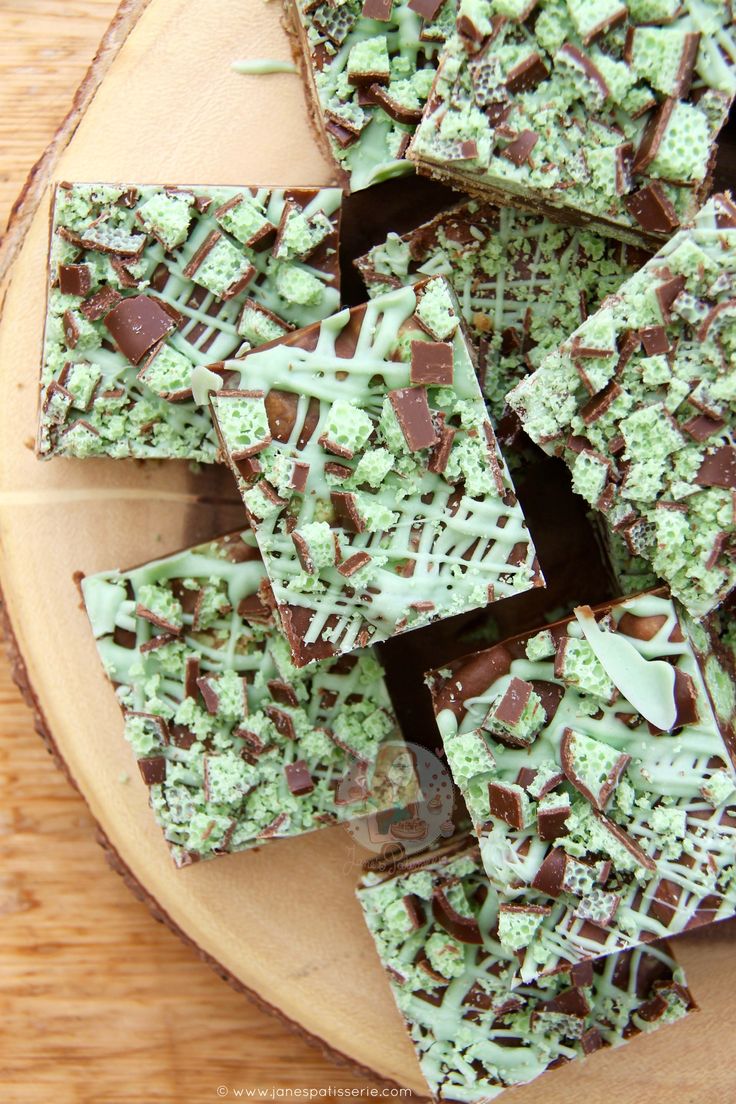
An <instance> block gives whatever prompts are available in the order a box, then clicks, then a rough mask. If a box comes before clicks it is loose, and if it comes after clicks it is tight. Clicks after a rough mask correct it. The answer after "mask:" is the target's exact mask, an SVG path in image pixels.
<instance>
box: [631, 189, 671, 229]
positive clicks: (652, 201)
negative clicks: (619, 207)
mask: <svg viewBox="0 0 736 1104" xmlns="http://www.w3.org/2000/svg"><path fill="white" fill-rule="evenodd" d="M624 205H625V207H626V210H627V211H628V212H629V214H630V215H631V216H632V218H635V219H636V221H637V222H638V223H639V225H640V226H641V227H642V228H643V229H644V230H646V231H647V232H650V233H653V234H671V233H672V231H673V230H676V229H677V227H678V226H679V224H680V221H679V219H678V217H677V212H676V211H675V208H674V207H673V206H672V204H671V203H670V201H669V200H668V198H667V196H666V194H665V192H664V190H663V188H662V185H661V184H659V183H658V182H657V181H654V182H653V183H652V184H647V186H646V187H644V188H640V189H639V191H638V192H634V193H633V195H629V196H624Z"/></svg>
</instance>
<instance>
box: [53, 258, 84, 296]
mask: <svg viewBox="0 0 736 1104" xmlns="http://www.w3.org/2000/svg"><path fill="white" fill-rule="evenodd" d="M91 287H92V272H91V269H90V267H89V265H86V264H69V265H59V291H60V292H61V293H62V295H79V296H80V297H82V298H83V297H84V296H85V295H87V294H88V292H89V290H90V288H91Z"/></svg>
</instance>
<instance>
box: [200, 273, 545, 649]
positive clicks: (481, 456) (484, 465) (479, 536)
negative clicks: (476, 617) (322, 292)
mask: <svg viewBox="0 0 736 1104" xmlns="http://www.w3.org/2000/svg"><path fill="white" fill-rule="evenodd" d="M440 347H442V348H440ZM427 349H429V350H430V356H431V360H432V362H433V363H434V365H435V367H428V359H427ZM438 365H439V368H438V367H437V366H438ZM213 368H215V369H217V371H218V372H221V371H227V372H229V371H232V370H239V371H240V372H241V380H240V386H239V387H238V388H231V389H228V390H222V391H219V392H216V393H215V394H213V395H212V409H213V413H214V418H215V423H216V426H217V430H218V433H219V435H220V440H221V443H222V450H223V453H224V455H225V457H226V458H227V459H228V461H229V463H230V465H231V467H232V469H233V471H234V473H235V475H236V477H237V479H238V485H239V487H240V490H241V492H242V495H243V500H244V502H245V505H246V508H247V513H248V518H249V520H250V521H251V524H252V525H253V528H254V530H255V533H256V537H257V540H258V544H259V547H260V549H261V552H262V554H263V558H264V562H265V564H266V570H267V572H268V575H269V579H270V581H271V585H272V587H273V592H274V596H275V599H276V602H277V605H278V608H279V613H280V616H281V620H282V623H283V626H284V632H285V633H286V635H287V637H288V638H289V642H290V644H291V648H292V652H293V655H294V662H295V663H296V665H297V666H303V665H304V664H305V663H309V662H310V661H311V660H313V659H323V658H325V657H326V656H332V655H338V654H340V653H342V652H349V651H351V650H352V649H353V648H356V647H365V646H367V645H368V644H369V643H376V642H378V641H380V640H385V639H387V638H388V637H391V636H394V635H395V634H396V633H400V632H403V631H404V630H407V629H413V628H418V627H420V626H422V625H426V624H429V623H430V622H432V621H436V620H439V619H441V618H444V617H449V616H451V615H452V614H455V613H461V612H463V611H465V610H469V609H475V608H478V607H482V606H485V605H487V604H488V603H489V602H492V601H495V600H498V599H500V598H505V597H507V596H508V595H512V594H518V593H519V592H521V591H525V590H528V589H529V588H531V587H533V586H539V585H542V579H541V577H540V574H539V570H538V567H537V564H536V559H535V554H534V548H533V545H532V542H531V538H530V536H529V533H528V531H527V528H526V525H525V522H524V518H523V514H522V511H521V507H520V506H519V504H518V501H517V499H516V495H515V493H514V489H513V486H512V483H511V479H510V476H509V474H508V471H507V469H506V465H505V463H504V460H503V458H502V456H501V454H500V452H499V450H498V446H497V444H496V439H495V436H494V433H493V430H492V428H491V425H490V423H489V421H488V417H487V414H486V410H485V405H484V403H483V398H482V396H481V393H480V388H479V386H478V381H477V377H476V373H475V367H474V364H473V359H472V355H471V349H470V347H469V345H468V343H467V341H466V339H465V336H464V334H463V331H462V327H461V324H460V317H459V312H458V307H457V302H456V300H455V299H454V297H453V295H452V293H451V291H450V288H449V285H448V284H447V282H446V281H445V280H444V279H442V278H434V279H431V280H426V281H424V282H423V283H419V284H415V285H414V286H413V287H405V288H399V289H397V290H395V291H391V292H389V293H387V294H386V295H382V296H379V297H378V298H376V299H373V300H372V301H371V302H370V303H367V304H365V305H363V306H360V307H355V308H354V309H352V310H349V311H348V310H345V311H343V312H341V313H340V314H336V315H335V316H334V317H333V318H329V319H327V320H326V321H325V322H323V323H321V324H316V325H314V326H311V327H309V328H307V329H305V330H302V331H300V332H298V333H294V334H290V335H289V336H288V337H287V338H285V339H284V340H283V341H280V342H275V343H274V344H272V345H270V346H268V347H266V348H264V349H262V350H256V351H254V352H253V353H250V354H248V355H247V356H246V357H245V358H244V359H243V360H242V361H240V362H237V363H236V362H233V361H228V362H226V363H225V364H224V365H220V366H218V365H214V366H213ZM438 371H439V373H440V375H441V377H442V382H434V383H430V382H426V383H419V382H413V381H416V380H417V379H418V377H419V376H424V375H426V374H427V373H428V372H429V373H430V374H432V373H434V376H433V378H436V375H437V373H438Z"/></svg>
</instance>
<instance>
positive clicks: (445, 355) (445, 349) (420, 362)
mask: <svg viewBox="0 0 736 1104" xmlns="http://www.w3.org/2000/svg"><path fill="white" fill-rule="evenodd" d="M452 363H453V362H452V345H449V344H448V343H447V342H446V341H412V343H411V376H410V379H411V382H412V384H426V385H427V386H428V387H432V386H435V387H451V386H452Z"/></svg>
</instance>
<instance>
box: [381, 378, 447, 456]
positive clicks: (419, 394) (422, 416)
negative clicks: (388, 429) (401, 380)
mask: <svg viewBox="0 0 736 1104" xmlns="http://www.w3.org/2000/svg"><path fill="white" fill-rule="evenodd" d="M388 398H389V402H390V403H391V406H392V407H393V410H394V413H395V415H396V419H397V421H398V423H399V426H400V428H401V432H402V433H403V435H404V439H405V441H406V443H407V445H408V446H409V448H410V449H411V450H412V452H416V451H417V450H418V449H424V448H431V447H432V445H435V444H436V443H437V431H436V429H435V427H434V422H433V421H432V414H431V412H430V409H429V403H428V401H427V389H426V387H403V388H401V389H400V390H398V391H389V393H388Z"/></svg>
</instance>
